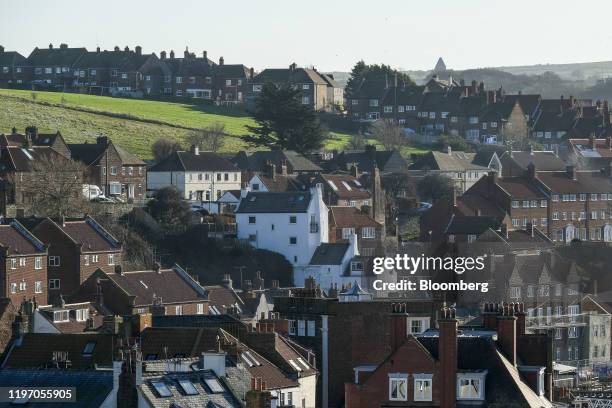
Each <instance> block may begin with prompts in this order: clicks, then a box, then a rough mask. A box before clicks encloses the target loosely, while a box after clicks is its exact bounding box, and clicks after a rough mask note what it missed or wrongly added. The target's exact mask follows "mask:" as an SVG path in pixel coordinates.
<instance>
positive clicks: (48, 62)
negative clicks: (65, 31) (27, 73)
mask: <svg viewBox="0 0 612 408" xmlns="http://www.w3.org/2000/svg"><path fill="white" fill-rule="evenodd" d="M86 52H87V50H86V49H85V48H84V47H81V48H68V47H67V46H66V47H63V46H60V47H59V48H38V47H36V48H34V50H33V51H32V52H31V53H30V55H29V56H28V58H27V62H28V65H31V66H33V67H56V66H57V67H69V68H70V67H72V66H73V64H74V63H75V62H76V61H77V60H78V59H79V58H80V57H81V56H82V55H83V54H85V53H86Z"/></svg>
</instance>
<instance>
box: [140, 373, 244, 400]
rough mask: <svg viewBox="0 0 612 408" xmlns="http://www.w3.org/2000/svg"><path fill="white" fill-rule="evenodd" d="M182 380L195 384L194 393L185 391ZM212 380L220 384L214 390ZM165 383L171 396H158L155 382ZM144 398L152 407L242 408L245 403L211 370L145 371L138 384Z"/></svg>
mask: <svg viewBox="0 0 612 408" xmlns="http://www.w3.org/2000/svg"><path fill="white" fill-rule="evenodd" d="M179 381H188V382H189V383H191V384H192V386H193V387H194V388H193V390H192V393H193V395H191V394H188V393H186V392H185V391H184V389H183V388H182V386H181V385H180V383H179ZM210 381H214V382H216V384H218V385H219V386H220V388H219V390H215V391H213V390H211V388H210V386H209V385H208V384H210ZM159 383H162V384H164V385H165V386H166V387H167V388H166V389H167V391H168V392H169V393H170V395H169V396H162V395H159V392H158V391H157V390H156V388H155V386H154V385H155V384H159ZM138 388H139V389H140V391H141V392H142V396H143V398H144V399H145V400H146V401H147V402H148V403H149V404H150V406H152V407H164V408H167V407H173V408H176V407H202V408H234V407H235V408H239V407H241V406H242V405H241V404H240V402H239V401H238V399H237V398H236V396H234V394H233V393H232V391H231V390H230V389H229V388H228V387H227V385H226V384H225V382H224V381H223V380H220V379H219V377H217V375H216V374H215V373H214V372H213V371H212V370H201V371H197V372H173V373H144V374H143V377H142V384H141V385H139V386H138Z"/></svg>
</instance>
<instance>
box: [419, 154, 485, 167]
mask: <svg viewBox="0 0 612 408" xmlns="http://www.w3.org/2000/svg"><path fill="white" fill-rule="evenodd" d="M475 158H476V153H468V152H453V151H451V154H448V153H445V152H436V151H431V152H428V153H427V154H424V155H422V156H421V157H420V158H419V159H418V160H417V161H416V163H414V164H413V165H412V166H410V169H411V170H440V171H468V170H481V171H486V170H488V167H485V166H481V165H478V164H474V159H475Z"/></svg>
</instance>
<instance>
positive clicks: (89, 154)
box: [68, 142, 145, 166]
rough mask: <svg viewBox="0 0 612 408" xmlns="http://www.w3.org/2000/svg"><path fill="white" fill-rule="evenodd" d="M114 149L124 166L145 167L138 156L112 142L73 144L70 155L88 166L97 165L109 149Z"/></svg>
mask: <svg viewBox="0 0 612 408" xmlns="http://www.w3.org/2000/svg"><path fill="white" fill-rule="evenodd" d="M111 146H112V147H114V148H115V150H116V151H117V154H118V155H119V157H120V158H121V161H122V163H123V165H135V166H143V165H144V164H145V163H144V162H143V161H142V160H141V159H140V158H138V157H137V156H135V155H133V154H131V153H129V152H128V151H126V150H124V149H123V148H122V147H119V146H117V145H115V144H113V143H112V142H109V143H108V144H105V143H79V144H74V143H71V144H69V145H68V148H69V149H70V154H71V156H72V158H73V159H74V160H77V161H80V162H82V163H84V164H85V165H87V166H91V165H96V164H99V163H100V159H102V156H103V155H104V152H105V151H106V149H107V148H110V147H111Z"/></svg>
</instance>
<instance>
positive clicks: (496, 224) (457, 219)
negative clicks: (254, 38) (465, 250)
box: [446, 215, 503, 235]
mask: <svg viewBox="0 0 612 408" xmlns="http://www.w3.org/2000/svg"><path fill="white" fill-rule="evenodd" d="M502 221H503V219H501V218H499V217H491V216H483V215H481V216H471V215H468V216H453V217H452V218H451V221H450V223H449V224H448V226H447V227H446V233H447V234H453V235H468V234H470V235H480V234H482V233H483V232H485V231H486V230H488V229H489V228H491V229H493V230H496V229H499V228H500V226H501V223H502Z"/></svg>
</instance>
